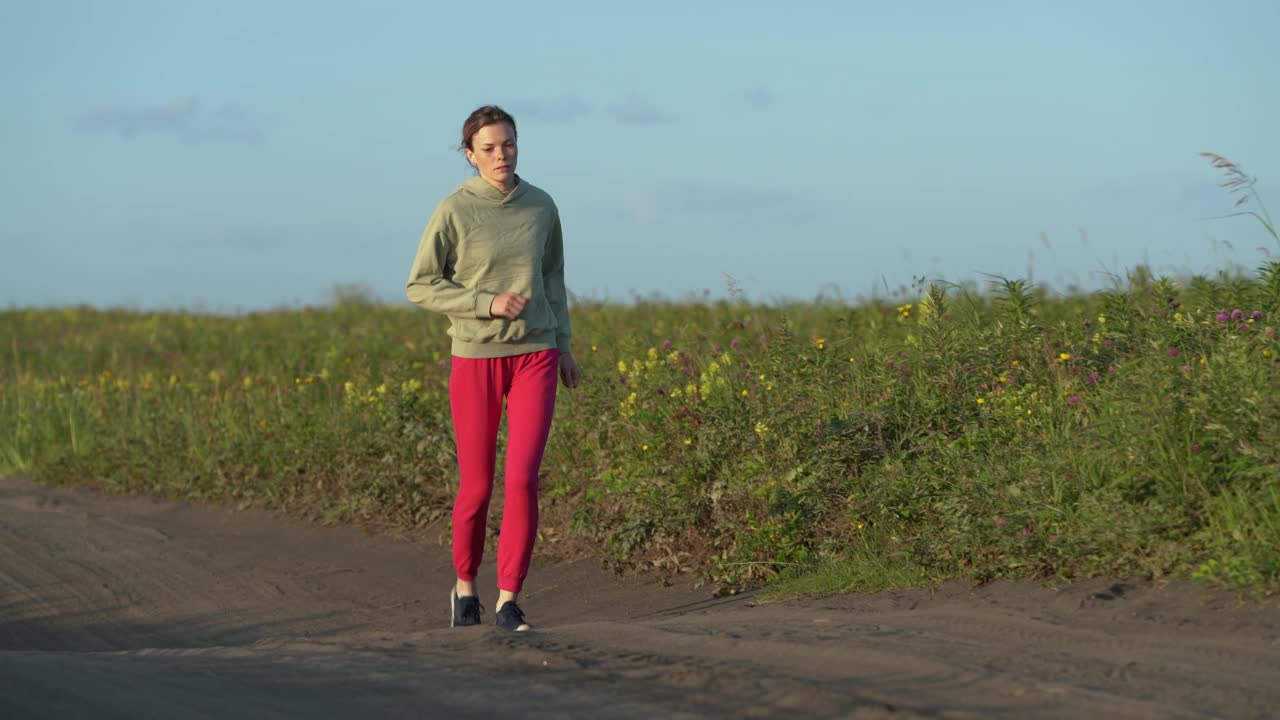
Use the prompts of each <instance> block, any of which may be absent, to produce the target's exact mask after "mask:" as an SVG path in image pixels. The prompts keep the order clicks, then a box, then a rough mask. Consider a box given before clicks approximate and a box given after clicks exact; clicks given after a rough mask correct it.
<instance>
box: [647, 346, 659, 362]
mask: <svg viewBox="0 0 1280 720" xmlns="http://www.w3.org/2000/svg"><path fill="white" fill-rule="evenodd" d="M646 354H647V355H648V356H649V359H650V360H657V359H658V349H657V348H649V352H648V353H646Z"/></svg>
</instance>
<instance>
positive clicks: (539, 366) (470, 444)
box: [406, 105, 581, 631]
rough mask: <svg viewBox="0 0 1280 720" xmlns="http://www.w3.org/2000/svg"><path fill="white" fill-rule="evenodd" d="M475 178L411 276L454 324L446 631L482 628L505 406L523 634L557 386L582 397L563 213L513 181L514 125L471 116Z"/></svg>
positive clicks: (502, 572) (510, 548)
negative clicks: (481, 581) (478, 581)
mask: <svg viewBox="0 0 1280 720" xmlns="http://www.w3.org/2000/svg"><path fill="white" fill-rule="evenodd" d="M460 149H461V150H463V151H464V152H465V153H466V156H467V161H468V162H470V163H471V165H472V166H473V167H474V168H475V169H476V173H477V174H476V177H473V178H471V179H469V180H467V181H466V182H464V183H462V185H461V186H459V187H458V188H457V189H456V190H454V191H453V192H452V193H450V194H449V195H448V196H447V197H445V199H444V200H442V201H441V202H440V204H439V206H437V207H436V209H435V212H434V213H432V215H431V219H430V220H429V221H428V222H427V228H426V231H425V232H423V234H422V242H421V243H420V244H419V245H418V252H417V255H416V256H415V257H414V260H413V269H412V270H411V271H410V272H409V282H408V286H407V288H406V294H407V295H408V296H409V300H411V301H413V303H414V304H416V305H418V306H420V307H423V308H426V309H427V310H432V311H435V312H438V313H443V314H445V315H448V316H449V321H450V327H449V335H450V336H451V337H452V338H453V357H452V363H453V364H452V368H451V370H450V374H449V405H450V408H451V410H452V414H453V425H454V434H455V436H456V438H457V445H458V474H459V476H460V482H459V486H458V496H457V499H456V502H455V503H454V507H453V565H454V569H455V570H456V571H457V575H458V578H457V581H456V582H455V583H454V587H453V588H452V589H450V591H449V606H450V610H451V612H452V617H451V620H450V626H451V627H456V626H459V625H477V624H479V623H480V614H481V613H482V612H483V608H482V607H481V605H480V598H479V596H478V594H477V593H476V589H475V578H476V569H477V568H478V567H479V565H480V559H481V556H482V555H483V553H484V539H485V535H486V525H487V519H488V511H489V497H490V495H491V493H492V491H493V473H494V463H495V460H494V456H495V453H496V451H497V440H498V421H499V419H500V417H501V413H502V402H503V399H504V397H505V399H506V403H507V460H506V468H505V472H504V476H505V477H504V483H505V492H506V502H505V505H504V506H503V511H502V532H501V535H500V536H499V539H498V604H497V608H498V611H497V613H496V615H495V618H494V619H495V623H496V624H497V625H498V626H499V627H503V628H506V629H508V630H516V631H523V630H528V629H530V626H529V623H528V622H527V621H526V620H525V617H524V613H523V612H522V611H521V610H520V607H519V605H517V604H516V601H517V599H518V596H519V594H520V590H521V588H522V587H523V585H524V579H525V576H526V575H527V574H528V571H529V557H530V555H531V554H532V552H533V541H534V537H535V535H536V533H537V527H538V466H539V465H540V464H541V463H542V453H543V449H544V448H545V447H546V443H547V435H548V433H549V432H550V430H551V417H552V414H553V412H554V410H555V399H556V379H557V375H558V376H559V379H560V381H562V382H563V383H564V385H565V387H570V388H573V387H577V385H578V381H579V380H580V378H581V373H580V371H579V369H578V364H577V363H576V362H575V361H574V359H573V355H572V354H571V353H570V350H569V338H570V335H571V331H570V327H569V308H568V305H567V303H566V293H565V286H564V244H563V238H562V237H561V232H560V214H559V212H558V211H557V210H556V205H555V203H554V202H553V201H552V200H551V196H550V195H548V194H547V193H545V192H543V191H542V190H540V189H538V188H536V187H534V186H533V185H531V184H529V182H528V181H526V180H524V179H523V178H521V177H520V176H519V175H517V174H516V156H517V149H516V122H515V120H514V119H513V118H512V117H511V116H510V115H508V114H507V113H506V112H504V111H503V110H502V109H501V108H498V107H496V106H493V105H486V106H484V107H481V108H478V109H476V111H475V112H473V113H471V115H470V117H468V118H467V121H466V122H465V123H464V124H463V126H462V145H461V146H460Z"/></svg>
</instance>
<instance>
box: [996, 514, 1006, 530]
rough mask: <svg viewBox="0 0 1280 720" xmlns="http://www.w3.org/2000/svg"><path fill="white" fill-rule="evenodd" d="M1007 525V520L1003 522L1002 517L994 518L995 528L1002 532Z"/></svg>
mask: <svg viewBox="0 0 1280 720" xmlns="http://www.w3.org/2000/svg"><path fill="white" fill-rule="evenodd" d="M1008 524H1009V521H1008V520H1005V519H1004V518H1002V517H998V518H996V527H998V528H1000V529H1002V530H1003V529H1004V528H1005V527H1006V526H1008Z"/></svg>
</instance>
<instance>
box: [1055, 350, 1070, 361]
mask: <svg viewBox="0 0 1280 720" xmlns="http://www.w3.org/2000/svg"><path fill="white" fill-rule="evenodd" d="M1070 359H1071V353H1065V352H1064V353H1058V360H1060V361H1062V362H1066V361H1068V360H1070Z"/></svg>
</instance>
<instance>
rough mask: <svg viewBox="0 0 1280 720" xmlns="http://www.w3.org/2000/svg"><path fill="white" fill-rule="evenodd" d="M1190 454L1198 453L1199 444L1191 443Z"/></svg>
mask: <svg viewBox="0 0 1280 720" xmlns="http://www.w3.org/2000/svg"><path fill="white" fill-rule="evenodd" d="M1191 452H1193V453H1198V452H1200V443H1191Z"/></svg>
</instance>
